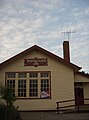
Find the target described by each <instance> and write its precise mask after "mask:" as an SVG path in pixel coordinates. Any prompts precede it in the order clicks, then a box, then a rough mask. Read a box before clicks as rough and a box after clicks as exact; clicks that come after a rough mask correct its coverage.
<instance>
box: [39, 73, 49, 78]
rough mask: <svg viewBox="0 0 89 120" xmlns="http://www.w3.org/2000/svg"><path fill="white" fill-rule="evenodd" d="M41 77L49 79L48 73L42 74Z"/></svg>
mask: <svg viewBox="0 0 89 120" xmlns="http://www.w3.org/2000/svg"><path fill="white" fill-rule="evenodd" d="M41 77H49V73H48V72H42V73H41Z"/></svg>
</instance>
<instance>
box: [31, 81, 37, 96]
mask: <svg viewBox="0 0 89 120" xmlns="http://www.w3.org/2000/svg"><path fill="white" fill-rule="evenodd" d="M29 88H30V89H29V96H30V97H37V96H38V80H37V79H36V80H30V81H29Z"/></svg>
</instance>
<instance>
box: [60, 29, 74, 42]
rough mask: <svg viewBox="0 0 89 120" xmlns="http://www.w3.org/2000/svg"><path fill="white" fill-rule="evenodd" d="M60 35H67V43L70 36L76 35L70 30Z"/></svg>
mask: <svg viewBox="0 0 89 120" xmlns="http://www.w3.org/2000/svg"><path fill="white" fill-rule="evenodd" d="M61 33H64V34H65V35H67V37H68V41H69V40H70V36H71V34H73V33H76V31H71V30H70V31H64V32H61Z"/></svg>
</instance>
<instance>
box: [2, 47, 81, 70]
mask: <svg viewBox="0 0 89 120" xmlns="http://www.w3.org/2000/svg"><path fill="white" fill-rule="evenodd" d="M33 50H38V51H41V52H42V53H44V54H47V55H48V56H50V57H52V58H54V59H56V60H58V61H59V62H61V63H63V64H65V65H67V66H69V67H71V68H73V69H74V70H76V71H78V70H80V69H81V67H79V66H77V65H75V64H72V63H68V62H66V61H65V60H64V59H62V58H61V57H59V56H57V55H55V54H53V53H51V52H49V51H47V50H45V49H43V48H42V47H39V46H37V45H34V46H32V47H30V48H28V49H26V50H25V51H23V52H21V53H19V54H17V55H15V56H13V57H11V58H10V59H8V60H6V61H4V62H2V63H1V64H0V68H1V67H3V66H5V65H7V64H9V63H11V62H13V61H15V60H16V59H19V58H20V57H22V56H24V55H25V54H28V53H30V52H32V51H33Z"/></svg>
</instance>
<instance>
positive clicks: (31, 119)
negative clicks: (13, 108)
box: [21, 112, 89, 120]
mask: <svg viewBox="0 0 89 120" xmlns="http://www.w3.org/2000/svg"><path fill="white" fill-rule="evenodd" d="M21 118H22V120H89V113H68V114H67V113H60V114H57V113H56V112H21Z"/></svg>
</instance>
